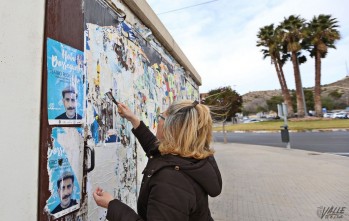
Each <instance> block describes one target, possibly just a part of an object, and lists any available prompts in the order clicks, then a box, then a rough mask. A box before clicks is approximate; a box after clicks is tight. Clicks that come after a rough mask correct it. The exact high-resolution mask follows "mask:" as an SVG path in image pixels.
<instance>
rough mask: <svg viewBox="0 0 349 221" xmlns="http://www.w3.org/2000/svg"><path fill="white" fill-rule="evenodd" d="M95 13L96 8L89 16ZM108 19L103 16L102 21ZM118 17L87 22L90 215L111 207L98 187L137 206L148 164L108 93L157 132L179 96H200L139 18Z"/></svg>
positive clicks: (95, 217) (90, 217) (99, 217)
mask: <svg viewBox="0 0 349 221" xmlns="http://www.w3.org/2000/svg"><path fill="white" fill-rule="evenodd" d="M92 2H93V1H87V2H86V5H89V4H91V5H93V7H94V8H95V10H97V9H96V7H98V5H96V4H92ZM98 10H99V9H98ZM101 10H102V9H101ZM86 11H87V12H88V11H89V10H88V9H87V10H86ZM94 15H95V14H93V13H92V12H91V14H88V13H87V14H86V15H85V16H87V17H88V19H87V20H88V21H89V20H91V19H92V18H93V16H94ZM104 16H106V17H107V15H104ZM127 16H129V15H127ZM102 17H103V16H102ZM134 19H135V18H134ZM92 20H93V19H92ZM97 20H98V19H97ZM106 20H108V19H104V17H103V18H101V19H100V20H98V21H99V22H96V23H98V24H101V23H103V22H104V21H106ZM108 21H109V20H108ZM113 21H114V22H115V23H113V25H105V26H102V25H96V24H93V23H86V26H85V27H86V29H85V48H84V57H85V62H86V63H85V67H86V68H85V71H86V77H87V82H86V91H87V93H86V103H87V107H86V125H85V135H86V136H88V137H89V138H90V139H89V140H88V145H91V146H93V147H94V149H95V156H96V159H95V163H96V167H95V169H94V170H93V171H91V172H90V173H88V179H87V193H88V203H87V204H88V220H105V215H106V210H105V209H103V208H100V207H98V206H97V205H96V203H95V202H94V200H93V197H92V192H93V191H94V190H95V188H96V187H97V186H100V187H102V188H103V189H104V190H105V191H107V192H110V193H112V194H113V196H114V197H115V198H117V199H119V200H121V201H122V202H124V203H126V204H128V205H130V206H131V207H132V208H133V209H135V210H136V199H137V191H138V188H139V187H140V182H141V181H140V180H141V176H142V174H141V171H142V170H143V168H144V165H145V163H146V158H145V154H144V152H143V150H142V149H141V148H139V146H138V145H136V142H135V138H134V136H133V135H132V132H131V129H132V125H131V124H130V123H128V122H127V121H125V120H124V119H122V118H120V117H119V115H118V114H117V112H116V111H117V107H116V106H115V105H114V104H113V103H112V102H111V100H109V98H108V97H107V96H106V95H105V93H107V92H111V93H112V94H113V96H114V97H115V99H116V100H117V101H118V102H122V103H125V104H126V105H127V106H129V107H130V109H131V110H132V111H133V112H134V113H136V114H137V115H138V116H139V117H140V119H141V120H143V121H144V123H145V124H146V125H147V126H149V128H150V129H151V130H152V131H153V132H154V133H156V130H157V119H156V116H157V114H159V113H161V112H163V111H165V110H166V109H167V107H168V106H169V105H170V104H171V103H172V102H173V101H175V100H182V99H190V100H194V99H198V98H199V93H198V86H197V84H196V83H195V82H194V80H193V79H192V78H191V77H190V76H189V74H188V73H186V72H185V70H184V69H183V68H182V67H181V66H180V65H179V64H178V63H177V62H176V61H175V60H174V59H173V57H172V56H171V55H170V54H168V53H167V51H166V50H164V48H163V47H162V46H161V45H160V44H159V43H158V42H157V41H156V39H154V38H150V36H149V35H148V36H147V33H148V32H149V31H148V30H149V29H147V28H146V27H145V26H143V25H142V24H141V22H140V21H138V20H137V22H135V23H132V24H134V25H130V24H129V23H127V22H126V21H118V20H113ZM147 37H148V38H147Z"/></svg>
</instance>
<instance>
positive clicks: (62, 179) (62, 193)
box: [46, 127, 84, 218]
mask: <svg viewBox="0 0 349 221" xmlns="http://www.w3.org/2000/svg"><path fill="white" fill-rule="evenodd" d="M51 138H52V148H49V149H48V152H47V170H48V171H47V172H48V175H49V190H50V192H51V196H50V197H49V198H48V199H47V201H46V202H47V204H46V211H47V212H48V213H49V214H51V215H52V216H53V217H54V218H59V217H61V216H64V215H66V214H68V213H70V212H72V211H74V210H77V209H79V208H80V200H81V184H82V183H81V182H82V174H83V148H84V143H83V137H82V129H81V128H74V127H55V128H53V129H52V134H51Z"/></svg>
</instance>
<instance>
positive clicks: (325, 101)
mask: <svg viewBox="0 0 349 221" xmlns="http://www.w3.org/2000/svg"><path fill="white" fill-rule="evenodd" d="M321 103H322V106H323V107H324V108H326V109H327V110H333V109H334V106H335V104H334V102H333V99H331V98H329V97H321Z"/></svg>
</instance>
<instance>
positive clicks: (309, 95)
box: [292, 90, 314, 110]
mask: <svg viewBox="0 0 349 221" xmlns="http://www.w3.org/2000/svg"><path fill="white" fill-rule="evenodd" d="M304 98H305V105H306V107H307V110H311V109H312V108H313V107H314V93H313V91H312V90H304ZM292 100H293V104H294V105H296V103H297V94H296V91H294V90H292ZM294 107H295V108H297V107H296V106H294Z"/></svg>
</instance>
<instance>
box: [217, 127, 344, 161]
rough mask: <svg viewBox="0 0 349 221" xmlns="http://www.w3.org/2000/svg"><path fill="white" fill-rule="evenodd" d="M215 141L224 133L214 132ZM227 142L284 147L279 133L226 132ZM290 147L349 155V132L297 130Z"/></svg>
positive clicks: (220, 140)
mask: <svg viewBox="0 0 349 221" xmlns="http://www.w3.org/2000/svg"><path fill="white" fill-rule="evenodd" d="M213 137H214V141H215V142H223V141H224V134H223V133H222V132H216V133H214V135H213ZM227 142H228V143H243V144H254V145H263V146H273V147H286V144H285V143H282V142H281V135H280V133H229V132H228V133H227ZM290 143H291V148H293V149H300V150H308V151H316V152H322V153H335V154H338V155H343V156H349V132H346V131H338V132H298V133H290Z"/></svg>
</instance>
